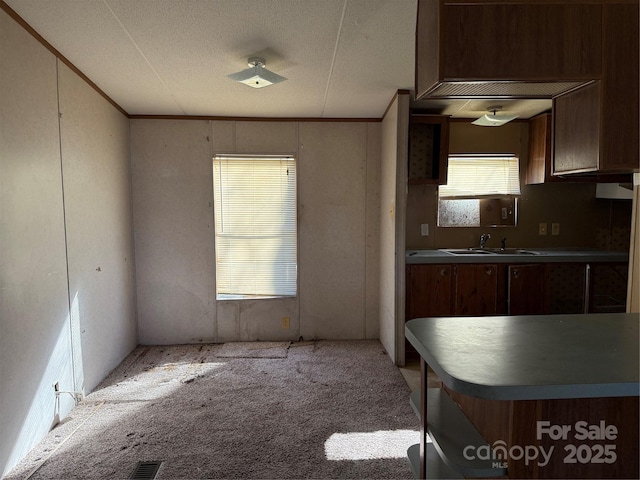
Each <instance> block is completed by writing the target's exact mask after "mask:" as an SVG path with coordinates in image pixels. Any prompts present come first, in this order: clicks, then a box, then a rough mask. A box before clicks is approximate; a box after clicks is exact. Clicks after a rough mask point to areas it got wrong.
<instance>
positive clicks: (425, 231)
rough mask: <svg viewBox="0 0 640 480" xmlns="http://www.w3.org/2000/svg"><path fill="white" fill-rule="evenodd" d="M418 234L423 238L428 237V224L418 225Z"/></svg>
mask: <svg viewBox="0 0 640 480" xmlns="http://www.w3.org/2000/svg"><path fill="white" fill-rule="evenodd" d="M420 234H421V235H422V236H423V237H428V236H429V224H428V223H423V224H421V225H420Z"/></svg>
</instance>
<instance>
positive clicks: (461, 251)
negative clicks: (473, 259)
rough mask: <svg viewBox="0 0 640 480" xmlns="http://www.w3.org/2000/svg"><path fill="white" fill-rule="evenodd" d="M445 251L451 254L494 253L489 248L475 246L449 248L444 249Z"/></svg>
mask: <svg viewBox="0 0 640 480" xmlns="http://www.w3.org/2000/svg"><path fill="white" fill-rule="evenodd" d="M445 252H447V253H451V254H452V255H493V253H494V252H490V251H489V250H476V249H475V248H466V249H457V250H456V249H451V250H445Z"/></svg>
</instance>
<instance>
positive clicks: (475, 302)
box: [405, 263, 503, 320]
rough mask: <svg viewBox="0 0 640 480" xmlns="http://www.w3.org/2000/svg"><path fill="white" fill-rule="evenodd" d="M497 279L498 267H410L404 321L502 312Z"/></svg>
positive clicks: (419, 265)
mask: <svg viewBox="0 0 640 480" xmlns="http://www.w3.org/2000/svg"><path fill="white" fill-rule="evenodd" d="M498 277H499V269H498V267H497V265H495V264H485V263H482V264H457V265H449V264H447V265H440V264H438V265H425V264H413V265H407V281H406V292H407V296H406V311H405V318H406V320H411V319H413V318H422V317H448V316H452V315H455V316H480V315H496V314H499V313H503V312H501V311H500V309H499V308H498V303H499V302H498V298H500V295H499V292H498V290H499V289H498V285H499V283H501V282H500V281H499V278H498Z"/></svg>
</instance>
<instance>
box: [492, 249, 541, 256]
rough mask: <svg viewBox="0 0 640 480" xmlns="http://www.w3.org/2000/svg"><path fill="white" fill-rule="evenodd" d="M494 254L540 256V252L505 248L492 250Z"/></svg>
mask: <svg viewBox="0 0 640 480" xmlns="http://www.w3.org/2000/svg"><path fill="white" fill-rule="evenodd" d="M491 251H492V252H493V253H498V254H502V255H540V254H539V253H538V252H534V251H532V250H525V249H522V248H505V249H504V250H502V249H500V248H494V249H491Z"/></svg>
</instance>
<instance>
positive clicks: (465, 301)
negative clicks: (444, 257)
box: [453, 264, 498, 316]
mask: <svg viewBox="0 0 640 480" xmlns="http://www.w3.org/2000/svg"><path fill="white" fill-rule="evenodd" d="M454 272H455V296H454V312H453V313H454V315H462V316H480V315H496V314H497V313H498V312H497V310H498V268H497V265H495V264H460V265H455V267H454Z"/></svg>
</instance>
